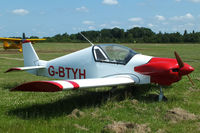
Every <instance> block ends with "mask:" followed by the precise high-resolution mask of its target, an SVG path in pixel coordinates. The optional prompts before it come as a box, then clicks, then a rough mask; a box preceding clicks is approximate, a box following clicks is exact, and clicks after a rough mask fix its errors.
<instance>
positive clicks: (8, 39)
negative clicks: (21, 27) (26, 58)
mask: <svg viewBox="0 0 200 133" xmlns="http://www.w3.org/2000/svg"><path fill="white" fill-rule="evenodd" d="M0 40H3V41H21V40H22V39H21V38H4V37H0ZM26 40H29V41H42V40H46V39H26Z"/></svg>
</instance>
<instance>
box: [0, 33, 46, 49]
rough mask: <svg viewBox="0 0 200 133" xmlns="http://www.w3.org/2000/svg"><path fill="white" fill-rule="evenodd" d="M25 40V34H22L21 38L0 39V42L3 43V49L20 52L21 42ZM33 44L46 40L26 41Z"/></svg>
mask: <svg viewBox="0 0 200 133" xmlns="http://www.w3.org/2000/svg"><path fill="white" fill-rule="evenodd" d="M23 39H26V37H25V34H24V33H23V38H22V39H21V38H4V37H0V41H3V48H4V49H5V50H7V49H19V51H20V52H22V41H23ZM26 40H29V41H31V42H32V43H35V42H36V41H41V40H46V39H26Z"/></svg>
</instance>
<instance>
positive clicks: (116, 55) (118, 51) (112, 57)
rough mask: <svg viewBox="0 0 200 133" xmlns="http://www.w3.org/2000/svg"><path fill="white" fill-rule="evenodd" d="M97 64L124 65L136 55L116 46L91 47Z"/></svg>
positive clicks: (131, 51)
mask: <svg viewBox="0 0 200 133" xmlns="http://www.w3.org/2000/svg"><path fill="white" fill-rule="evenodd" d="M93 54H94V58H95V60H96V61H97V62H107V63H116V64H124V65H125V64H126V63H128V62H129V60H130V59H131V58H132V57H133V56H134V55H136V54H137V53H136V52H135V51H133V50H132V49H130V48H127V47H125V46H122V45H117V44H101V45H95V46H94V47H93Z"/></svg>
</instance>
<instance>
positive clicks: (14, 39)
mask: <svg viewBox="0 0 200 133" xmlns="http://www.w3.org/2000/svg"><path fill="white" fill-rule="evenodd" d="M0 40H3V41H21V40H22V39H21V38H4V37H0Z"/></svg>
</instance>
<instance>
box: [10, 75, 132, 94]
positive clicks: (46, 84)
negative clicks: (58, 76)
mask: <svg viewBox="0 0 200 133" xmlns="http://www.w3.org/2000/svg"><path fill="white" fill-rule="evenodd" d="M127 84H134V80H133V79H132V78H131V76H128V75H118V76H112V77H107V78H94V79H76V80H54V81H33V82H28V83H24V84H21V85H19V86H17V87H15V88H13V89H11V91H36V92H56V91H62V90H70V89H74V90H75V89H79V88H80V89H81V88H92V87H104V86H117V85H127Z"/></svg>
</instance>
